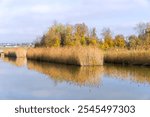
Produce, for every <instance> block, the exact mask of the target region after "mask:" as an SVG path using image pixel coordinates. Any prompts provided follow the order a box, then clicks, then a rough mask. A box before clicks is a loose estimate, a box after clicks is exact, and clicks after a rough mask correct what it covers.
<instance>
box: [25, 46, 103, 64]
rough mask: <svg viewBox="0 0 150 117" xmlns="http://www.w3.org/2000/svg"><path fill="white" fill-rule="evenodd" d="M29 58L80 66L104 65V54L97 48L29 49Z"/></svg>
mask: <svg viewBox="0 0 150 117" xmlns="http://www.w3.org/2000/svg"><path fill="white" fill-rule="evenodd" d="M27 58H28V59H32V60H37V61H47V62H53V63H62V64H71V65H79V66H88V65H103V52H102V51H101V50H100V49H98V48H96V47H81V46H80V47H51V48H32V49H28V51H27Z"/></svg>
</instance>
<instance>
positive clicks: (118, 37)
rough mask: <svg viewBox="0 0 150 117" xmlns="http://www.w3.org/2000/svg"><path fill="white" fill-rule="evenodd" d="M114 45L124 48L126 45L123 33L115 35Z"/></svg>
mask: <svg viewBox="0 0 150 117" xmlns="http://www.w3.org/2000/svg"><path fill="white" fill-rule="evenodd" d="M114 46H115V47H117V48H124V47H125V46H126V41H125V38H124V36H123V35H116V36H115V39H114Z"/></svg>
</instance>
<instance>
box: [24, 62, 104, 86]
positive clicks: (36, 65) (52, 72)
mask: <svg viewBox="0 0 150 117" xmlns="http://www.w3.org/2000/svg"><path fill="white" fill-rule="evenodd" d="M27 66H28V68H29V69H30V70H34V71H37V72H40V73H42V74H45V75H47V76H48V77H50V78H51V79H53V80H54V81H55V82H68V83H73V84H76V85H80V86H83V85H88V86H99V84H100V80H101V75H102V74H103V66H89V67H78V66H73V65H60V64H53V63H46V62H38V61H32V60H28V62H27Z"/></svg>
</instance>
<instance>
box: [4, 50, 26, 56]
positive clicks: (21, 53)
mask: <svg viewBox="0 0 150 117" xmlns="http://www.w3.org/2000/svg"><path fill="white" fill-rule="evenodd" d="M26 53H27V50H26V49H24V48H9V49H4V56H6V57H15V58H24V57H26Z"/></svg>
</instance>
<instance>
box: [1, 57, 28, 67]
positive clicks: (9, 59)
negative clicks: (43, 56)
mask: <svg viewBox="0 0 150 117" xmlns="http://www.w3.org/2000/svg"><path fill="white" fill-rule="evenodd" d="M1 59H2V60H3V61H4V62H8V63H11V64H13V65H15V66H17V67H22V66H25V65H26V64H27V59H26V58H13V57H3V58H1Z"/></svg>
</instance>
